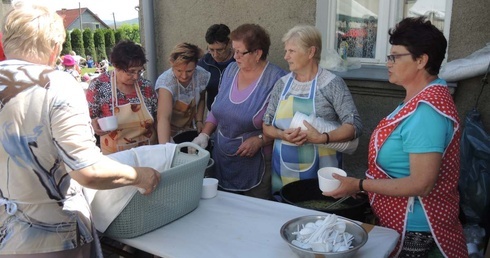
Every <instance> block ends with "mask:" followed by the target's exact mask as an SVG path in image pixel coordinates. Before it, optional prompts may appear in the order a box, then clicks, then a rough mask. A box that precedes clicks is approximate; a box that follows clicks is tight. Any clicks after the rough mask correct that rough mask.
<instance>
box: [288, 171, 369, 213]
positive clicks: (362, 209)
mask: <svg viewBox="0 0 490 258" xmlns="http://www.w3.org/2000/svg"><path fill="white" fill-rule="evenodd" d="M280 195H281V198H282V201H283V202H285V203H289V204H292V205H295V206H299V207H302V208H307V209H313V210H318V211H323V212H327V213H334V214H337V215H339V216H343V217H346V218H349V219H353V220H357V221H362V222H366V220H367V219H368V216H369V213H370V208H369V201H368V198H367V195H365V194H359V195H358V196H357V197H356V198H348V199H346V200H345V201H344V202H342V204H341V205H338V206H336V207H332V208H331V209H325V208H324V207H326V206H328V205H329V204H332V203H333V202H335V201H336V200H338V199H335V198H332V197H328V196H324V195H322V192H321V190H320V188H319V187H318V179H316V178H315V179H305V180H299V181H295V182H292V183H289V184H287V185H285V186H283V187H282V188H281V190H280Z"/></svg>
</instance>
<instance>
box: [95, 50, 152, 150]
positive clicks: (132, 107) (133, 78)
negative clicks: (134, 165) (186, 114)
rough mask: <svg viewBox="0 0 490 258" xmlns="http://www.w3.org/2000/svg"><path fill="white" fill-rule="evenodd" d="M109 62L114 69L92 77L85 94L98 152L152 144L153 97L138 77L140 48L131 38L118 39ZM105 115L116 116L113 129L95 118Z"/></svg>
mask: <svg viewBox="0 0 490 258" xmlns="http://www.w3.org/2000/svg"><path fill="white" fill-rule="evenodd" d="M111 63H112V65H113V66H114V70H113V71H106V72H104V73H102V74H101V75H100V76H98V77H97V78H95V79H93V80H92V81H91V82H90V85H89V87H88V89H87V93H86V97H87V101H88V104H89V110H90V117H91V118H92V126H93V128H94V131H95V133H96V134H97V135H99V136H100V148H101V149H102V153H104V154H110V153H114V152H118V151H121V150H127V149H131V148H133V147H137V146H142V145H151V144H156V143H157V134H156V127H155V117H156V111H157V97H156V94H155V91H154V90H153V86H152V85H151V83H150V81H148V80H146V79H144V78H143V77H142V76H141V75H142V73H143V72H144V71H145V68H144V66H145V64H146V57H145V52H144V50H143V48H142V47H141V46H140V45H138V44H136V43H134V42H132V41H121V42H119V43H118V44H117V45H116V46H115V47H114V49H113V50H112V53H111ZM108 116H116V117H117V123H118V126H117V129H116V130H113V131H109V132H106V131H104V130H102V129H101V128H100V126H99V123H98V122H97V120H98V119H100V118H103V117H108Z"/></svg>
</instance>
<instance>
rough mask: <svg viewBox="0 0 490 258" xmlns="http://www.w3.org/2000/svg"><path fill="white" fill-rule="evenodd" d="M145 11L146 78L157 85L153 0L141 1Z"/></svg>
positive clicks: (142, 8)
mask: <svg viewBox="0 0 490 258" xmlns="http://www.w3.org/2000/svg"><path fill="white" fill-rule="evenodd" d="M140 4H141V6H140V10H142V11H143V28H144V32H145V35H144V37H145V46H144V47H145V53H146V59H147V60H148V62H147V64H146V78H147V79H148V80H150V81H151V82H152V84H153V85H155V82H156V80H157V76H158V74H157V54H156V48H155V26H154V24H155V22H154V17H153V0H140Z"/></svg>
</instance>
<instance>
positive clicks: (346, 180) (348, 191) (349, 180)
mask: <svg viewBox="0 0 490 258" xmlns="http://www.w3.org/2000/svg"><path fill="white" fill-rule="evenodd" d="M332 177H333V178H335V179H337V180H339V181H340V186H339V188H337V189H335V190H333V191H331V192H323V193H322V194H323V195H325V196H331V197H333V198H336V199H338V198H342V197H344V196H349V195H351V196H354V195H356V194H357V193H358V192H359V179H357V178H354V177H346V176H341V175H339V174H335V173H334V174H333V175H332Z"/></svg>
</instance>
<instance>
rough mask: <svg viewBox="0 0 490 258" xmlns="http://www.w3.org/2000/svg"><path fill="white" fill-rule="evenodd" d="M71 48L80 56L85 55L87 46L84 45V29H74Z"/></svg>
mask: <svg viewBox="0 0 490 258" xmlns="http://www.w3.org/2000/svg"><path fill="white" fill-rule="evenodd" d="M70 37H71V49H72V50H73V51H75V52H76V53H77V54H78V55H80V56H85V48H84V47H83V39H82V31H81V30H79V29H74V30H73V31H72V32H71V33H70Z"/></svg>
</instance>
